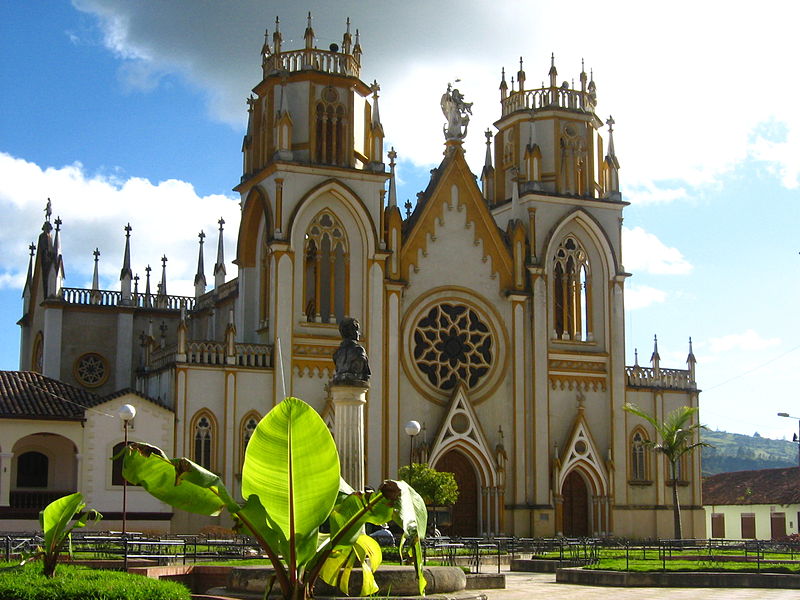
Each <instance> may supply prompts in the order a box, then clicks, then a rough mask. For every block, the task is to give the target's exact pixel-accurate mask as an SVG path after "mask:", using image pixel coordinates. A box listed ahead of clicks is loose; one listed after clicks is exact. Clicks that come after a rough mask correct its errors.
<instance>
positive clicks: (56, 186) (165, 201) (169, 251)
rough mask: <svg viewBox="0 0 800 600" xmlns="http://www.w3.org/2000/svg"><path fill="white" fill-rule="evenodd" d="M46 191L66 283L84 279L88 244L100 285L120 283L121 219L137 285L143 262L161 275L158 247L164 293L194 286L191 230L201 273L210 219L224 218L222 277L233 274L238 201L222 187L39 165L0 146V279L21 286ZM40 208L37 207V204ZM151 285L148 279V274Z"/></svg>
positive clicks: (209, 254) (211, 243) (208, 252)
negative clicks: (203, 191)
mask: <svg viewBox="0 0 800 600" xmlns="http://www.w3.org/2000/svg"><path fill="white" fill-rule="evenodd" d="M48 197H49V198H51V199H52V206H53V218H54V219H55V217H56V216H60V217H61V220H62V221H63V225H62V229H61V236H62V237H61V240H62V248H63V253H64V262H65V271H66V278H67V279H66V281H65V285H66V286H68V287H82V286H85V285H86V283H87V282H91V273H92V269H93V267H94V262H93V256H92V251H93V250H94V249H95V247H97V248H99V249H100V252H101V256H100V263H99V266H100V277H101V285H102V286H103V287H105V288H107V289H117V288H118V286H119V271H120V268H121V266H122V253H123V250H124V247H125V232H124V231H123V227H124V226H125V224H126V223H128V222H130V224H131V226H132V227H133V231H132V232H131V262H132V268H133V270H134V272H135V273H138V274H139V275H140V276H141V277H142V280H141V285H144V276H145V272H144V268H145V266H146V265H148V264H149V265H150V266H151V267H152V268H153V272H152V275H151V276H152V277H154V278H156V280H158V279H159V278H160V276H161V261H160V258H161V256H162V255H165V254H166V256H167V258H168V261H167V289H168V291H169V292H170V293H171V294H181V295H182V294H186V295H191V294H193V293H194V288H193V285H192V281H193V279H194V273H195V271H196V268H197V254H198V252H197V249H198V246H197V234H198V233H199V232H200V230H201V229H202V230H204V232H205V233H206V234H207V236H208V237H207V239H206V245H205V270H206V280H207V281H208V282H212V281H213V276H212V275H211V269H212V268H213V265H214V260H215V258H216V247H217V229H218V225H217V223H216V220H217V219H218V218H219V217H220V216H222V217H223V218H224V219H225V222H226V224H225V231H226V235H225V241H226V247H225V257H226V260H227V264H226V269H227V271H228V278H232V277H235V276H236V268H235V266H234V265H232V264H230V261H231V260H232V259H233V258H234V257H235V240H236V235H237V231H238V226H239V203H238V201H236V200H235V199H233V198H230V197H227V196H223V195H209V196H198V195H197V193H196V192H195V190H194V188H193V187H192V185H191V184H190V183H186V182H184V181H178V180H175V179H170V180H167V181H162V182H158V183H152V182H150V181H148V180H147V179H142V178H137V177H131V178H129V179H127V180H124V181H121V180H118V179H117V178H116V177H114V176H105V175H91V174H88V173H86V172H85V171H84V169H83V166H82V165H81V164H80V163H75V164H72V165H67V166H64V167H60V168H54V167H47V168H44V169H43V168H41V167H40V166H39V165H36V164H34V163H31V162H28V161H26V160H23V159H20V158H15V157H13V156H10V155H9V154H6V153H2V152H0V210H2V213H3V217H4V225H3V228H2V230H1V231H0V287H21V286H22V284H23V283H24V277H25V273H26V272H27V266H28V261H27V246H28V244H30V243H31V241H34V242H35V240H36V238H37V237H38V235H39V232H40V231H41V226H42V221H43V218H44V213H43V212H42V210H43V209H44V205H45V203H46V200H47V198H48ZM40 209H42V210H40ZM153 286H155V281H153Z"/></svg>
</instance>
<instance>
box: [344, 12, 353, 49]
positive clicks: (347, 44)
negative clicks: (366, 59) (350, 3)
mask: <svg viewBox="0 0 800 600" xmlns="http://www.w3.org/2000/svg"><path fill="white" fill-rule="evenodd" d="M345 27H346V28H345V31H344V36H342V53H343V54H350V50H351V48H352V46H353V36H351V35H350V17H347V22H346V23H345Z"/></svg>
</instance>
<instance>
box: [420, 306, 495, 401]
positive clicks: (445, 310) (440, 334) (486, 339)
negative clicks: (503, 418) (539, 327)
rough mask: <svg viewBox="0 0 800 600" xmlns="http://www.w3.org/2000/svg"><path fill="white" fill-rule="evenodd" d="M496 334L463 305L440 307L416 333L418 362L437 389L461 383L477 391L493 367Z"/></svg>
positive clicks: (433, 309)
mask: <svg viewBox="0 0 800 600" xmlns="http://www.w3.org/2000/svg"><path fill="white" fill-rule="evenodd" d="M492 350H493V349H492V332H491V330H490V329H489V326H488V325H486V323H484V321H483V320H482V319H481V317H480V316H479V315H478V313H477V312H476V311H475V310H473V309H471V308H468V307H466V306H463V305H461V304H438V305H436V306H434V307H433V308H431V309H430V310H429V311H428V312H427V314H425V315H424V316H423V317H422V318H421V319H420V320H419V322H418V323H417V326H416V328H415V329H414V340H413V355H414V361H415V362H416V364H417V368H419V370H420V371H422V373H424V374H425V376H426V377H427V378H428V381H430V382H431V384H432V385H434V386H435V387H436V388H438V389H440V390H451V389H453V388H454V387H455V386H456V384H457V383H458V382H459V381H463V382H464V384H465V385H466V386H467V387H468V388H470V389H471V388H474V387H476V386H477V385H478V383H479V382H480V381H481V379H482V378H483V377H484V375H486V374H487V373H488V372H489V370H490V368H491V365H492Z"/></svg>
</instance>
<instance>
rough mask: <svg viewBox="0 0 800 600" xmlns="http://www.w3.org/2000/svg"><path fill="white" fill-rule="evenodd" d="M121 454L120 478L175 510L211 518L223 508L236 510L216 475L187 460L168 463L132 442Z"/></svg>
mask: <svg viewBox="0 0 800 600" xmlns="http://www.w3.org/2000/svg"><path fill="white" fill-rule="evenodd" d="M122 452H123V453H124V455H125V459H124V461H123V463H122V476H123V477H125V479H127V480H128V481H129V482H130V483H132V484H134V485H141V486H142V487H143V488H144V489H146V490H147V491H148V492H150V493H151V494H152V495H153V496H155V497H156V498H158V499H159V500H162V501H163V502H166V503H167V504H169V505H171V506H174V507H175V508H180V509H182V510H186V511H189V512H193V513H197V514H201V515H211V516H214V515H218V514H219V513H220V512H221V511H222V509H223V508H225V507H227V508H228V510H230V511H231V512H236V511H237V510H239V505H238V504H237V503H236V502H235V501H234V500H233V498H231V496H230V494H229V493H228V490H227V489H226V488H225V486H224V485H223V484H222V480H221V479H220V478H219V475H216V474H215V473H212V472H211V471H209V470H207V469H204V468H203V467H201V466H200V465H198V464H196V463H194V462H192V461H190V460H189V459H187V458H174V459H170V458H168V457H167V455H166V454H164V452H163V451H162V450H161V449H160V448H158V447H156V446H151V445H149V444H143V443H135V442H134V443H131V444H129V445H128V446H127V447H126V448H123V450H122Z"/></svg>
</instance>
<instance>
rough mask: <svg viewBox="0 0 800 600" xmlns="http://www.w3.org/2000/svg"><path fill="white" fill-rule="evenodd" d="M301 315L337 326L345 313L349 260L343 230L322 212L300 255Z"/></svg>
mask: <svg viewBox="0 0 800 600" xmlns="http://www.w3.org/2000/svg"><path fill="white" fill-rule="evenodd" d="M303 255H304V259H303V269H304V273H303V312H304V314H305V316H306V319H307V320H309V321H316V322H322V323H336V322H338V321H340V320H341V319H342V318H343V317H344V315H345V313H346V311H347V281H348V279H349V257H348V251H347V236H346V235H345V232H344V227H342V225H341V223H339V221H338V220H337V219H336V217H335V216H334V215H333V214H332V213H331V212H329V211H327V210H324V211H322V212H321V213H319V214H318V215H317V216H316V217H315V218H314V219H313V220H312V221H311V224H310V225H309V227H308V230H307V231H306V241H305V249H304V252H303Z"/></svg>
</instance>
